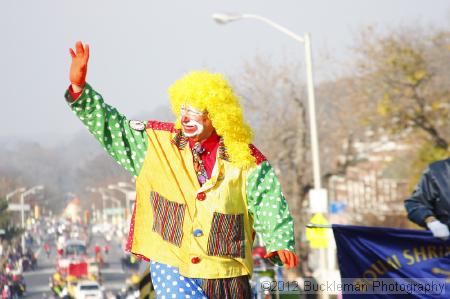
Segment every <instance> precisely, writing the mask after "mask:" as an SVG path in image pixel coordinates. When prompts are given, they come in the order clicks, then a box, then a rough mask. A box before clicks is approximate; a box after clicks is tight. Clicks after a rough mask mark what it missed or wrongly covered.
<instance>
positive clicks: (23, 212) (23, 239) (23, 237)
mask: <svg viewBox="0 0 450 299" xmlns="http://www.w3.org/2000/svg"><path fill="white" fill-rule="evenodd" d="M42 189H44V186H42V185H37V186H34V187H31V188H30V189H28V190H25V191H23V192H22V193H21V194H20V218H21V223H22V228H23V229H24V230H25V208H24V202H25V196H27V195H29V194H32V193H34V192H36V191H38V190H42ZM21 241H22V253H25V234H24V233H22V239H21Z"/></svg>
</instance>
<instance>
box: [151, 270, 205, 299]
mask: <svg viewBox="0 0 450 299" xmlns="http://www.w3.org/2000/svg"><path fill="white" fill-rule="evenodd" d="M150 273H151V276H152V282H153V287H154V288H155V291H156V295H157V298H195V299H207V298H206V296H205V294H204V292H203V290H202V288H201V286H202V284H203V279H200V278H189V277H184V276H182V275H181V274H180V273H179V272H178V269H177V268H175V267H172V266H169V265H165V264H161V263H157V262H155V261H151V262H150ZM167 273H170V274H167Z"/></svg>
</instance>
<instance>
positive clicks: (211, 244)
mask: <svg viewBox="0 0 450 299" xmlns="http://www.w3.org/2000/svg"><path fill="white" fill-rule="evenodd" d="M70 54H71V56H72V64H71V67H70V81H71V85H70V87H69V90H68V91H67V92H66V100H67V101H68V103H69V104H70V106H71V109H72V111H73V112H74V113H75V114H76V115H77V117H78V118H79V119H80V120H81V121H82V122H83V123H84V124H85V125H86V126H87V128H88V129H89V131H90V132H91V133H92V134H93V135H94V137H95V138H97V140H98V141H99V142H100V143H101V144H102V146H103V147H104V149H105V150H106V151H107V152H108V153H109V154H110V155H111V156H112V157H113V158H114V159H115V160H116V161H117V162H118V163H119V164H120V165H122V166H123V167H124V168H125V169H126V170H128V171H129V172H130V173H131V174H133V175H134V176H135V177H136V193H137V199H136V204H135V209H134V212H133V216H132V221H131V226H130V233H129V239H128V245H127V249H128V250H129V251H131V252H132V253H134V254H136V255H139V256H141V257H143V258H145V259H149V260H151V263H150V268H151V273H152V281H153V284H154V287H155V290H156V293H157V295H158V296H160V297H164V296H165V297H167V298H250V286H249V277H250V275H251V274H252V264H253V261H252V252H251V249H252V244H253V240H254V236H255V231H256V232H257V233H259V234H260V235H261V237H262V239H263V240H264V242H265V245H266V248H267V252H268V254H267V255H266V256H265V258H270V259H272V260H273V261H274V262H275V263H278V264H280V265H284V266H286V267H288V268H290V267H295V266H297V263H298V260H297V256H296V255H295V254H294V230H293V221H292V218H291V216H290V214H289V210H288V207H287V204H286V201H285V198H284V196H283V194H282V192H281V188H280V184H279V181H278V179H277V177H276V175H275V173H274V170H273V169H272V167H271V166H270V164H269V163H268V162H267V160H266V158H265V157H264V156H263V155H262V154H261V153H260V152H259V151H258V150H257V149H256V148H255V147H254V146H253V145H252V144H251V140H252V132H251V129H250V127H249V126H248V125H247V124H246V123H245V121H244V118H243V112H242V110H241V107H240V105H239V100H238V98H237V96H236V95H235V94H234V92H233V90H232V89H231V87H230V85H229V84H228V82H227V81H226V80H225V79H224V78H223V76H222V75H220V74H212V73H209V72H206V71H197V72H192V73H189V74H187V75H186V76H185V77H183V78H182V79H180V80H178V81H176V82H175V83H174V84H173V85H172V86H171V87H170V88H169V90H168V92H169V97H170V102H171V107H172V110H173V112H174V114H175V115H176V117H177V120H176V122H175V123H165V122H159V121H148V122H147V123H143V122H140V121H135V120H128V119H127V118H125V117H124V116H123V115H121V114H120V113H119V112H118V111H117V110H116V109H115V108H113V107H111V106H109V105H107V104H106V103H105V102H104V101H103V98H102V97H101V95H100V94H98V93H97V92H96V91H95V90H94V89H92V87H91V86H90V85H89V84H87V83H86V81H85V78H86V73H87V65H88V60H89V46H88V45H83V44H82V43H81V42H77V43H76V45H75V51H74V50H72V49H70Z"/></svg>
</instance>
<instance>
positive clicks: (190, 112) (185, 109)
mask: <svg viewBox="0 0 450 299" xmlns="http://www.w3.org/2000/svg"><path fill="white" fill-rule="evenodd" d="M180 111H181V115H187V116H189V117H200V116H202V115H203V114H205V112H202V111H200V110H197V109H195V108H193V107H191V106H181V109H180Z"/></svg>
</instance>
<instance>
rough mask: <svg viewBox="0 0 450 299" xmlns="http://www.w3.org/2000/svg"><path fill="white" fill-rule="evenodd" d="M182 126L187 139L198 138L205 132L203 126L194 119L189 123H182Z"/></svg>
mask: <svg viewBox="0 0 450 299" xmlns="http://www.w3.org/2000/svg"><path fill="white" fill-rule="evenodd" d="M182 125H183V132H184V135H185V136H186V137H194V136H198V135H200V134H201V133H202V132H203V125H202V124H201V123H199V122H198V121H195V120H193V119H191V120H189V121H188V122H187V123H182Z"/></svg>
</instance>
